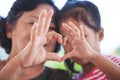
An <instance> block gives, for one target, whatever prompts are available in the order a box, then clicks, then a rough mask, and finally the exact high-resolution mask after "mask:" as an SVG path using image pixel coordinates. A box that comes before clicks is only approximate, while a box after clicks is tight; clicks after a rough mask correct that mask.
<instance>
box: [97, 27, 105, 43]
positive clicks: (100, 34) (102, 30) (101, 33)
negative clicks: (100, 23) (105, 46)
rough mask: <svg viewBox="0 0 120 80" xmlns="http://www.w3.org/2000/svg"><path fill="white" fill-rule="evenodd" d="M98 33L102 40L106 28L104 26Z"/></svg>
mask: <svg viewBox="0 0 120 80" xmlns="http://www.w3.org/2000/svg"><path fill="white" fill-rule="evenodd" d="M98 34H99V41H102V40H103V38H104V29H103V28H102V27H101V29H100V30H99V32H98Z"/></svg>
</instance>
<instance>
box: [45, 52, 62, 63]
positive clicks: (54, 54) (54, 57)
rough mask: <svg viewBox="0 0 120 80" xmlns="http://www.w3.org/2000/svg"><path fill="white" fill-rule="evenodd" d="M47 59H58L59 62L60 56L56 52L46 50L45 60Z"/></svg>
mask: <svg viewBox="0 0 120 80" xmlns="http://www.w3.org/2000/svg"><path fill="white" fill-rule="evenodd" d="M47 60H52V61H59V62H61V61H62V60H61V57H60V56H58V55H57V53H53V52H47V54H46V61H47Z"/></svg>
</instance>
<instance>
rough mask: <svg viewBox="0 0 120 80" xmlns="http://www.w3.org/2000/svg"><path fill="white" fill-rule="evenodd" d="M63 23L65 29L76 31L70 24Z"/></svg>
mask: <svg viewBox="0 0 120 80" xmlns="http://www.w3.org/2000/svg"><path fill="white" fill-rule="evenodd" d="M62 25H63V27H64V29H65V30H66V31H67V32H71V31H72V32H74V33H75V31H74V30H73V29H72V28H71V27H70V26H69V25H68V24H66V23H63V24H62Z"/></svg>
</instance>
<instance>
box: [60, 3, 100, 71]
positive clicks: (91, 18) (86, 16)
mask: <svg viewBox="0 0 120 80" xmlns="http://www.w3.org/2000/svg"><path fill="white" fill-rule="evenodd" d="M67 18H73V19H75V20H76V21H78V22H79V21H82V22H83V23H84V24H86V25H87V26H88V27H90V28H92V29H93V30H94V31H95V32H98V31H99V30H100V28H101V19H100V13H99V10H98V8H97V6H96V5H94V4H93V3H92V2H89V1H67V2H66V4H65V6H64V7H63V8H62V10H61V12H60V14H59V20H58V22H59V26H60V25H61V24H62V22H63V21H65V20H66V19H67ZM65 64H66V65H67V67H68V68H69V69H70V70H71V72H72V73H76V72H77V71H76V70H75V69H74V62H71V61H70V59H67V60H65Z"/></svg>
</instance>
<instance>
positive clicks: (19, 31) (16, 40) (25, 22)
mask: <svg viewBox="0 0 120 80" xmlns="http://www.w3.org/2000/svg"><path fill="white" fill-rule="evenodd" d="M43 9H46V11H49V10H50V9H53V7H52V6H50V5H48V4H40V5H39V6H38V7H37V8H35V9H34V10H33V11H27V12H24V13H23V15H22V16H21V17H20V18H19V19H18V21H17V22H16V24H15V25H14V27H15V28H14V29H13V30H12V32H8V34H7V36H8V37H9V38H11V39H12V51H11V53H14V54H17V53H19V52H20V51H21V50H22V49H23V48H24V47H25V46H26V45H27V43H28V42H29V40H30V33H31V28H32V25H33V24H34V23H35V22H37V20H38V17H39V14H40V12H41V10H43ZM53 10H54V9H53ZM53 30H56V27H55V25H54V22H51V25H50V28H49V31H53ZM55 45H56V41H55V40H51V41H49V42H48V43H47V45H46V46H45V49H46V50H47V51H54V49H55Z"/></svg>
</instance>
